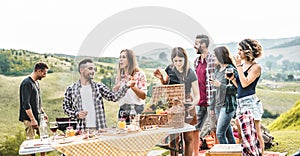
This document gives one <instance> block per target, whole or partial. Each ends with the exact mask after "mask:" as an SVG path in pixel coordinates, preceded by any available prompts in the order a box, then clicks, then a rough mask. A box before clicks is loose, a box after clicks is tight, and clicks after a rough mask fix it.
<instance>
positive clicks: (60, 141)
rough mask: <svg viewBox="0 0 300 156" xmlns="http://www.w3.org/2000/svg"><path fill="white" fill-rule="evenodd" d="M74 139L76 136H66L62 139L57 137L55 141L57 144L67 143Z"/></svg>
mask: <svg viewBox="0 0 300 156" xmlns="http://www.w3.org/2000/svg"><path fill="white" fill-rule="evenodd" d="M75 139H76V137H67V138H63V139H59V140H57V143H59V144H67V143H71V142H73V141H74V140H75Z"/></svg>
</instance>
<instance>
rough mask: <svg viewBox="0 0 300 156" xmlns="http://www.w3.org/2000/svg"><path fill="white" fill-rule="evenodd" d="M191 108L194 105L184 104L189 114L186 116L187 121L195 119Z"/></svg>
mask: <svg viewBox="0 0 300 156" xmlns="http://www.w3.org/2000/svg"><path fill="white" fill-rule="evenodd" d="M191 106H192V104H189V103H185V104H184V107H185V110H186V111H187V113H188V114H187V116H186V118H187V119H191V118H193V116H191V113H190V110H188V109H189V107H191Z"/></svg>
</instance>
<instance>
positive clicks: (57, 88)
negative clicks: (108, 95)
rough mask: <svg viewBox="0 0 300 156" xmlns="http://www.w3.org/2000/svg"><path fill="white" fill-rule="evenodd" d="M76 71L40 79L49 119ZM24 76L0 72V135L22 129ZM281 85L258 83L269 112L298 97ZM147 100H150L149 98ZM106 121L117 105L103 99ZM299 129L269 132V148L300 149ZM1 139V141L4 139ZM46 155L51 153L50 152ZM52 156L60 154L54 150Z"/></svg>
mask: <svg viewBox="0 0 300 156" xmlns="http://www.w3.org/2000/svg"><path fill="white" fill-rule="evenodd" d="M144 71H145V73H146V75H147V80H148V83H150V82H154V83H156V82H158V81H157V79H155V78H153V70H151V69H145V70H144ZM78 75H79V74H78V73H77V72H73V73H72V72H69V73H51V74H48V75H47V77H46V78H45V79H43V80H42V81H40V85H41V89H42V99H43V107H44V109H45V111H46V112H47V114H48V116H49V119H50V121H54V120H55V118H56V117H64V116H66V115H65V114H63V110H62V100H63V96H64V92H65V90H66V88H67V86H68V85H70V84H72V83H73V82H75V81H77V80H78ZM24 78H25V76H21V77H7V76H2V75H0V111H1V113H0V132H1V133H0V137H1V138H4V137H3V136H6V135H9V136H12V135H15V134H16V133H18V130H19V129H24V126H23V124H22V123H21V122H19V121H18V116H19V85H20V83H21V81H22V80H23V79H24ZM95 80H96V81H99V75H96V79H95ZM281 85H282V86H283V87H284V88H285V89H283V88H277V89H275V91H272V90H271V89H270V88H268V87H266V86H264V85H260V87H259V88H258V90H257V94H258V96H259V98H260V99H261V101H262V102H263V105H264V108H265V109H267V110H269V111H270V112H272V113H279V114H282V113H284V112H286V111H288V110H289V109H290V108H292V107H293V106H294V105H295V102H296V101H297V100H299V99H300V98H299V97H300V96H299V94H300V93H299V90H296V91H295V92H293V91H291V90H292V89H293V88H295V87H296V88H300V83H294V82H285V83H282V84H281ZM146 101H149V97H148V98H147V100H146ZM104 105H105V113H106V119H107V124H108V125H109V126H111V125H114V124H116V122H117V112H118V109H119V106H118V104H117V103H115V102H108V101H104ZM262 122H263V124H264V125H269V124H271V123H272V122H273V119H263V121H262ZM298 133H299V129H294V130H289V131H283V130H280V131H271V134H272V135H274V137H275V140H277V141H278V143H279V145H278V146H275V147H273V148H272V149H270V150H271V151H278V152H284V151H287V152H289V154H292V153H294V152H296V151H298V150H299V145H300V143H299V141H298V140H300V138H299V136H300V135H299V134H298ZM1 141H4V140H3V139H2V140H1ZM49 155H52V153H51V154H49ZM53 155H59V154H58V153H57V152H53Z"/></svg>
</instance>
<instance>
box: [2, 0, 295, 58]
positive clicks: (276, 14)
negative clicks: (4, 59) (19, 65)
mask: <svg viewBox="0 0 300 156" xmlns="http://www.w3.org/2000/svg"><path fill="white" fill-rule="evenodd" d="M0 6H1V9H0V19H1V25H0V36H1V37H0V48H5V49H10V48H13V49H26V50H30V51H34V52H39V53H64V54H71V55H76V54H77V52H78V50H79V48H80V46H81V44H82V42H83V41H84V39H85V38H86V37H87V35H88V34H89V33H90V32H91V31H92V30H93V29H94V28H95V27H96V26H97V25H98V24H99V23H101V22H103V21H104V20H105V19H107V18H109V17H111V16H112V15H114V14H116V13H118V12H120V11H124V10H127V9H132V8H136V7H142V6H160V7H167V8H171V9H175V10H177V11H179V12H182V13H184V14H186V15H188V16H190V17H191V18H193V19H195V20H196V21H198V22H199V23H200V24H201V25H202V26H203V27H204V28H205V29H206V30H207V32H208V33H209V34H210V36H212V37H213V40H214V41H215V43H227V42H231V41H240V40H242V39H244V38H247V37H250V38H256V39H261V38H284V37H294V36H300V29H299V28H300V18H299V17H297V16H298V15H299V14H300V10H299V9H298V5H296V1H292V0H291V1H290V0H285V1H276V2H275V1H261V0H252V1H241V0H226V1H217V0H209V1H208V0H207V1H200V0H190V1H182V0H121V1H120V0H119V1H117V0H109V1H102V2H101V1H96V0H95V1H91V0H85V1H79V0H43V1H41V0H26V1H24V0H4V1H1V2H0ZM141 33H148V34H149V36H148V37H147V38H145V40H139V42H137V41H135V40H134V39H135V38H137V37H138V36H139V35H140V34H141ZM158 34H159V35H160V37H157V36H158ZM155 40H159V42H161V43H166V44H169V45H172V44H171V43H170V42H174V44H181V45H180V46H182V47H185V48H191V47H192V45H191V44H190V43H188V42H187V41H185V39H183V38H180V37H179V36H176V35H174V34H172V33H169V32H167V31H162V30H157V29H156V30H154V29H152V30H151V29H144V30H136V31H131V32H127V33H125V34H123V35H122V36H119V37H118V38H116V39H115V40H114V43H112V44H111V45H110V47H107V48H108V49H109V50H110V51H116V53H118V51H120V48H121V49H123V48H130V47H134V46H136V45H137V44H141V43H143V42H153V41H155Z"/></svg>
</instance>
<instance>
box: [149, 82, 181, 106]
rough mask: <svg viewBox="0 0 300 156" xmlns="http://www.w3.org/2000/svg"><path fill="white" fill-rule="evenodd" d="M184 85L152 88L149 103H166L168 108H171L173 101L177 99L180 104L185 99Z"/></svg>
mask: <svg viewBox="0 0 300 156" xmlns="http://www.w3.org/2000/svg"><path fill="white" fill-rule="evenodd" d="M184 90H185V88H184V84H176V85H162V86H153V88H152V97H151V103H152V104H158V103H159V102H163V103H167V104H168V106H169V108H170V107H172V106H173V100H174V99H178V100H180V101H181V102H183V101H184V98H185V95H184V94H185V91H184Z"/></svg>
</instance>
